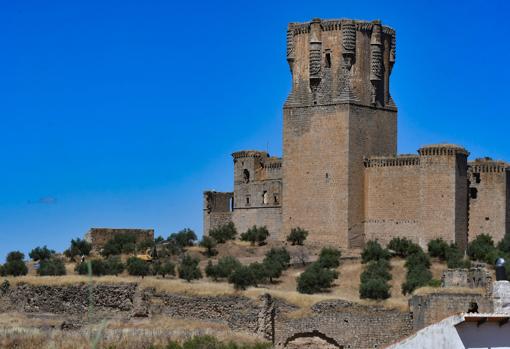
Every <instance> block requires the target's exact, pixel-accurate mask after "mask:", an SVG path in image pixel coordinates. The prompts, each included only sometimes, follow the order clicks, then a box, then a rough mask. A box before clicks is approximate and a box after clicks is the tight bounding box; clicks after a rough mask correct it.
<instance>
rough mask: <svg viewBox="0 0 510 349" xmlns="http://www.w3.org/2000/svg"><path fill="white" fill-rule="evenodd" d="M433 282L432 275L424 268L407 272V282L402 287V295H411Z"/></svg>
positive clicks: (416, 268)
mask: <svg viewBox="0 0 510 349" xmlns="http://www.w3.org/2000/svg"><path fill="white" fill-rule="evenodd" d="M431 281H432V273H431V272H430V270H428V269H427V268H425V267H424V266H419V267H415V268H412V269H408V270H407V276H406V281H405V282H404V284H403V285H402V293H403V294H409V293H411V292H413V291H414V290H415V289H417V288H419V287H423V286H427V285H428V284H429V283H430V282H431Z"/></svg>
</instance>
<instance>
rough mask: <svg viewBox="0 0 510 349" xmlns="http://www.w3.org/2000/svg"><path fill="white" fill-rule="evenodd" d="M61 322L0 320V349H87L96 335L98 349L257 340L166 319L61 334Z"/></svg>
mask: <svg viewBox="0 0 510 349" xmlns="http://www.w3.org/2000/svg"><path fill="white" fill-rule="evenodd" d="M61 323H62V319H58V318H47V317H42V318H36V317H33V315H32V316H27V315H24V314H19V313H3V314H2V316H0V348H22V349H46V348H47V349H56V348H59V349H67V348H69V349H70V348H73V349H74V348H87V349H89V348H91V338H95V336H96V335H98V334H99V335H100V338H101V340H100V342H99V345H98V347H97V348H98V349H99V348H110V347H111V348H118V349H120V348H122V349H135V348H136V349H138V348H149V347H150V346H151V345H165V344H167V343H168V342H169V341H170V340H173V341H184V340H186V339H189V338H191V337H194V336H204V335H211V336H214V337H216V338H217V339H218V340H220V341H224V342H229V341H235V342H236V343H249V344H253V343H255V342H259V341H260V339H258V338H257V337H255V336H254V335H253V334H250V333H247V332H242V331H235V332H234V331H232V330H230V329H229V328H228V326H227V325H223V324H218V323H212V322H200V321H191V320H177V319H171V318H169V317H166V316H154V317H152V318H151V319H134V320H130V321H121V320H110V321H108V322H106V323H103V324H99V325H90V326H88V325H87V326H84V327H83V328H81V329H80V330H76V331H61V330H59V326H60V324H61Z"/></svg>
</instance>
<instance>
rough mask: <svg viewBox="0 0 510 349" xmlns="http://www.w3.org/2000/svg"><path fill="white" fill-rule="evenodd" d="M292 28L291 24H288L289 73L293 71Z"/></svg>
mask: <svg viewBox="0 0 510 349" xmlns="http://www.w3.org/2000/svg"><path fill="white" fill-rule="evenodd" d="M294 50H295V48H294V28H293V25H292V23H291V24H289V29H288V30H287V63H289V68H290V72H291V73H293V71H294V60H295V52H294Z"/></svg>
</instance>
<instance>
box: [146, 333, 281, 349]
mask: <svg viewBox="0 0 510 349" xmlns="http://www.w3.org/2000/svg"><path fill="white" fill-rule="evenodd" d="M271 347H272V346H271V345H270V344H266V343H255V344H236V343H234V342H228V343H224V342H220V341H218V340H217V339H216V338H214V337H211V336H198V337H193V338H191V339H188V340H186V341H185V342H184V343H182V344H179V343H178V342H175V341H170V342H169V343H168V344H167V345H166V346H165V347H162V348H160V347H156V348H157V349H269V348H271ZM151 348H152V347H151ZM156 348H153V349H156Z"/></svg>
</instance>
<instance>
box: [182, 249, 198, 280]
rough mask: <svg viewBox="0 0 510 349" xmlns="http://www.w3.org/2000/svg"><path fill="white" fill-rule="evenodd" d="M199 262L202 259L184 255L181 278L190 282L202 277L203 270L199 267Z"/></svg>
mask: <svg viewBox="0 0 510 349" xmlns="http://www.w3.org/2000/svg"><path fill="white" fill-rule="evenodd" d="M199 263H200V261H199V260H198V258H194V257H191V256H190V255H187V254H185V255H184V256H183V257H182V260H181V264H180V265H179V278H181V279H184V280H186V281H188V282H190V281H191V280H196V279H200V278H202V272H201V271H200V269H199V267H198V264H199Z"/></svg>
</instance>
